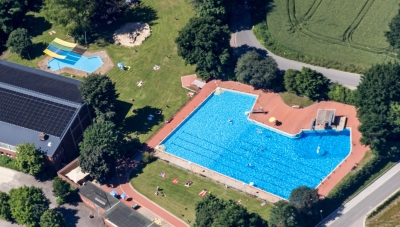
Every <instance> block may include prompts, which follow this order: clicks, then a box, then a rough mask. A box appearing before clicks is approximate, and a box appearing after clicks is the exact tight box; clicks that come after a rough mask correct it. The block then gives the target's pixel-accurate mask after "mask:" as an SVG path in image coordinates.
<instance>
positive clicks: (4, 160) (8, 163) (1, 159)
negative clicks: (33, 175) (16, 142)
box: [0, 155, 19, 171]
mask: <svg viewBox="0 0 400 227" xmlns="http://www.w3.org/2000/svg"><path fill="white" fill-rule="evenodd" d="M0 166H3V167H6V168H9V169H13V170H17V171H19V169H18V168H17V166H16V165H15V159H12V158H9V157H7V156H5V155H0Z"/></svg>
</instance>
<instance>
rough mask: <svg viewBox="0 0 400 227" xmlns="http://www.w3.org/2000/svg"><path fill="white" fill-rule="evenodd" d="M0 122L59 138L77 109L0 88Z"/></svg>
mask: <svg viewBox="0 0 400 227" xmlns="http://www.w3.org/2000/svg"><path fill="white" fill-rule="evenodd" d="M0 106H1V108H0V121H3V122H7V123H10V124H14V125H18V126H20V127H23V128H28V129H32V130H36V131H38V132H45V133H47V134H50V135H54V136H57V137H61V135H62V134H63V132H64V130H65V129H66V128H67V126H68V123H69V122H70V120H71V119H72V117H73V115H74V114H75V112H76V111H77V109H78V108H76V107H72V106H67V105H63V104H60V103H56V102H53V101H50V100H45V99H42V98H39V97H35V96H31V95H28V94H23V93H19V92H17V91H13V90H8V89H5V88H2V87H0Z"/></svg>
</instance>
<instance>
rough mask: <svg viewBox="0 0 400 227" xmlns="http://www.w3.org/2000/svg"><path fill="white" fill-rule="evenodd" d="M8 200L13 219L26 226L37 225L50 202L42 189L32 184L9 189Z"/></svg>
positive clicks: (34, 226)
mask: <svg viewBox="0 0 400 227" xmlns="http://www.w3.org/2000/svg"><path fill="white" fill-rule="evenodd" d="M9 201H10V202H9V203H10V210H11V215H12V217H13V219H14V220H15V221H16V222H18V223H19V224H21V225H24V224H25V225H26V226H27V227H37V226H38V223H39V221H40V216H42V214H43V213H44V212H45V211H46V210H48V209H49V204H50V201H49V199H48V198H46V196H45V195H44V193H43V190H42V189H41V188H37V187H34V186H31V187H28V186H23V187H20V188H13V189H11V190H10V200H9Z"/></svg>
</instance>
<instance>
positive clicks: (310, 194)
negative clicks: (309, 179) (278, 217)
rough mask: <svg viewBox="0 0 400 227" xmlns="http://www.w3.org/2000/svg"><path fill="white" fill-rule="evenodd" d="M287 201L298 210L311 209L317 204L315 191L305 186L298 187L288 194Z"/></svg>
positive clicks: (317, 198)
mask: <svg viewBox="0 0 400 227" xmlns="http://www.w3.org/2000/svg"><path fill="white" fill-rule="evenodd" d="M289 201H290V202H291V203H293V204H295V205H296V206H297V207H298V208H300V209H306V210H308V209H311V208H312V207H313V206H315V205H316V204H317V203H318V202H319V196H318V192H317V190H315V189H314V188H310V187H307V186H300V187H297V188H295V189H293V191H292V192H291V193H290V197H289Z"/></svg>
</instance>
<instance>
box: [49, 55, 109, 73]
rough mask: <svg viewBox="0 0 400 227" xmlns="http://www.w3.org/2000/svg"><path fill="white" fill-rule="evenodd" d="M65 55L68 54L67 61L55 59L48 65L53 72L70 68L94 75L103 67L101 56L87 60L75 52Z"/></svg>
mask: <svg viewBox="0 0 400 227" xmlns="http://www.w3.org/2000/svg"><path fill="white" fill-rule="evenodd" d="M65 54H67V57H66V58H65V59H57V58H54V59H52V60H50V61H49V62H48V63H47V64H48V66H50V69H51V71H57V70H59V69H62V68H64V67H70V68H73V69H78V70H81V71H85V72H88V73H92V72H94V71H96V69H98V68H99V67H100V66H102V65H103V61H102V60H101V59H100V57H99V56H94V57H90V58H87V57H85V56H82V55H79V54H75V53H73V52H69V53H65Z"/></svg>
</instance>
